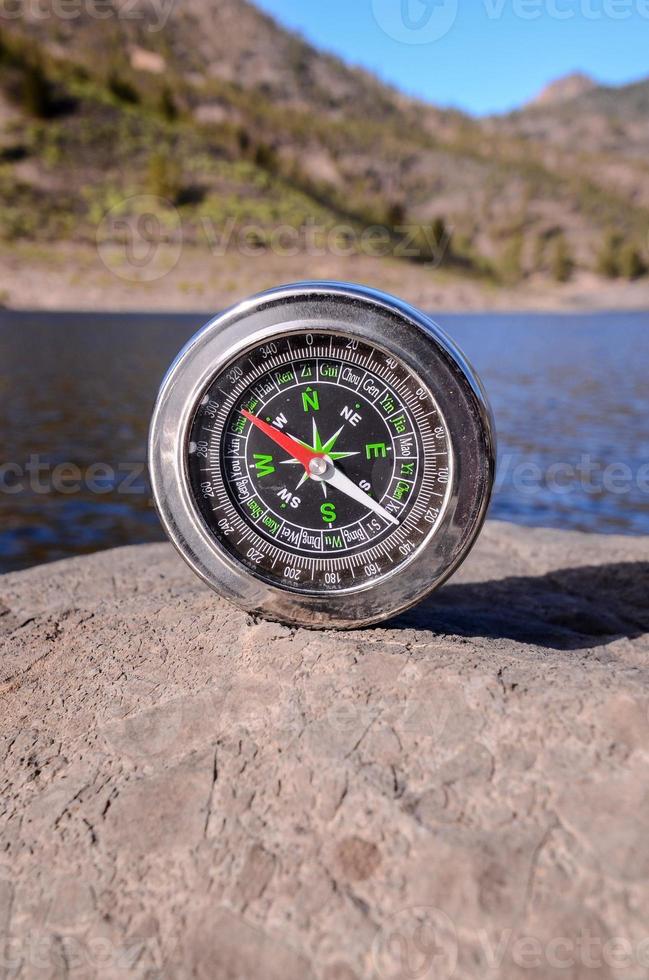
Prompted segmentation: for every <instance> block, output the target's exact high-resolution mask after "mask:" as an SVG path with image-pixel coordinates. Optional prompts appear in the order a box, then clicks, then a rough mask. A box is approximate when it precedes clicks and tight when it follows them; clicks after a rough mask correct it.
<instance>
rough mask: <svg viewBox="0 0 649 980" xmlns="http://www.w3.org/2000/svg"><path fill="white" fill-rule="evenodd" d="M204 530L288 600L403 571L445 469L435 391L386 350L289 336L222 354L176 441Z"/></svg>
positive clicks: (432, 526) (427, 523)
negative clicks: (290, 595) (221, 364)
mask: <svg viewBox="0 0 649 980" xmlns="http://www.w3.org/2000/svg"><path fill="white" fill-rule="evenodd" d="M186 463H187V473H188V480H189V486H190V488H191V492H192V495H193V497H194V501H195V505H196V507H197V509H198V511H199V513H200V516H201V519H202V521H203V522H204V525H206V527H207V529H208V531H209V533H210V534H211V535H212V536H213V538H215V539H216V540H217V541H218V543H219V545H220V546H221V547H222V548H224V549H225V550H226V551H227V552H228V553H229V555H230V556H231V558H232V559H234V560H235V561H236V562H237V563H239V564H240V565H241V566H243V568H244V569H245V570H246V571H247V572H248V573H250V574H252V575H253V576H255V577H257V578H259V579H262V580H264V581H266V582H268V583H270V584H272V585H276V586H279V587H280V588H282V589H285V590H290V591H293V592H301V593H307V594H308V593H316V594H317V593H320V594H322V593H330V592H340V591H353V590H363V589H367V588H368V587H370V586H371V585H372V584H373V583H376V582H377V581H378V580H381V579H384V578H385V577H386V576H389V575H391V574H394V573H395V572H397V571H398V570H399V569H401V568H402V567H403V566H404V565H406V564H407V563H409V562H410V561H411V560H412V558H413V556H414V555H416V554H417V553H418V552H419V551H420V549H421V548H422V547H423V546H424V544H425V543H426V542H427V541H428V540H429V538H430V537H431V535H433V534H434V533H435V531H436V528H437V526H438V524H439V522H440V520H441V518H442V515H443V513H444V509H445V507H446V504H447V500H448V496H449V487H450V483H451V474H452V470H453V447H452V440H451V436H450V433H449V432H448V429H447V425H446V423H445V420H444V418H443V417H442V414H441V412H440V410H439V408H438V406H437V403H436V400H435V392H434V391H431V390H430V388H429V387H427V385H426V384H424V382H423V381H422V380H421V378H419V377H418V376H417V375H416V374H414V373H413V372H412V371H411V370H410V369H409V368H408V367H406V365H405V364H404V363H403V362H402V361H401V360H399V359H398V358H397V357H396V356H395V355H394V354H389V353H387V352H385V351H384V350H383V349H381V348H380V347H379V346H376V345H374V344H371V343H366V342H363V341H362V340H359V339H357V338H354V337H353V336H346V335H345V334H343V333H339V332H325V331H324V330H322V331H321V332H319V333H306V332H304V333H295V332H294V333H291V334H290V335H287V336H277V337H274V338H273V339H272V340H271V341H268V342H264V343H263V344H261V345H259V346H256V347H254V348H253V349H251V350H247V351H246V352H245V353H243V354H241V355H239V356H238V357H236V358H235V359H233V360H231V361H230V363H229V364H227V366H226V367H225V368H224V369H223V370H222V371H221V372H220V373H219V374H218V375H217V376H216V377H215V378H214V379H213V381H212V382H211V383H210V385H209V387H208V389H207V391H206V392H205V393H204V395H203V396H202V398H201V400H200V403H199V405H198V407H197V409H196V412H195V414H194V417H193V421H192V423H191V426H190V430H189V436H188V442H187V446H186Z"/></svg>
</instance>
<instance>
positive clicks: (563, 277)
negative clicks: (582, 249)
mask: <svg viewBox="0 0 649 980" xmlns="http://www.w3.org/2000/svg"><path fill="white" fill-rule="evenodd" d="M574 271H575V260H574V258H573V256H572V252H571V251H570V247H569V245H568V241H567V239H566V236H565V235H559V236H558V238H557V240H556V241H555V243H554V248H553V251H552V277H553V279H555V280H556V281H557V282H568V280H569V279H571V278H572V274H573V272H574Z"/></svg>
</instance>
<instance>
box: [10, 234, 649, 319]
mask: <svg viewBox="0 0 649 980" xmlns="http://www.w3.org/2000/svg"><path fill="white" fill-rule="evenodd" d="M308 279H335V280H341V281H346V282H357V283H363V284H367V285H370V286H373V287H374V288H379V289H382V290H383V291H385V292H388V293H393V294H394V295H397V296H400V297H401V298H403V299H405V300H407V301H408V302H410V303H412V304H414V305H415V306H417V307H419V308H420V309H424V310H426V311H427V312H429V313H432V312H438V313H444V314H448V315H452V314H455V313H504V312H507V313H538V314H540V315H542V314H544V313H572V314H579V313H583V314H596V313H613V312H617V313H620V312H625V313H646V312H649V278H647V277H645V278H644V279H641V280H637V281H635V282H619V281H610V282H607V281H603V280H601V279H598V278H597V277H596V276H594V275H592V274H591V273H580V274H578V275H577V276H575V278H574V279H573V280H571V282H569V283H566V284H565V285H557V284H554V283H549V282H548V281H546V280H542V279H535V280H533V279H530V280H528V281H527V282H525V283H524V284H521V285H519V286H516V287H510V288H507V287H497V286H494V285H493V284H488V283H484V282H480V281H477V280H474V279H468V278H465V277H463V276H461V275H459V274H457V273H450V272H448V271H447V270H443V269H442V270H439V269H431V268H429V267H426V266H421V265H415V264H414V263H407V262H405V261H404V260H398V259H375V258H371V257H369V256H363V255H352V256H349V257H345V258H341V257H337V256H334V255H326V256H315V257H313V256H308V255H296V256H291V257H286V256H281V255H276V254H272V253H263V254H260V255H258V256H255V257H253V258H246V257H244V256H241V255H239V254H234V253H227V254H225V255H220V256H216V257H215V256H213V255H211V254H210V253H209V252H207V251H206V250H205V249H197V248H192V247H185V248H184V249H182V250H181V251H180V252H179V253H177V252H174V251H171V252H170V251H169V250H163V249H160V250H158V251H157V252H156V253H155V255H154V256H153V258H152V260H151V262H148V261H147V262H146V263H144V262H140V263H139V264H138V263H135V264H134V263H133V261H131V263H130V264H129V262H127V261H126V258H125V255H124V254H123V250H122V249H119V248H115V249H114V250H113V251H112V252H110V253H108V254H107V253H106V252H105V250H103V251H102V253H101V254H100V252H99V251H98V250H97V249H96V248H95V247H94V245H92V244H90V243H88V244H85V245H78V244H71V243H53V244H52V245H51V246H47V245H46V244H35V243H26V242H17V243H15V244H14V245H12V246H11V247H9V246H7V245H4V246H2V247H0V310H2V311H7V312H25V313H39V312H61V313H69V312H73V311H74V312H77V313H83V312H94V313H106V314H118V313H125V314H138V313H142V314H156V313H158V314H159V313H162V312H166V313H170V314H171V313H173V314H193V313H194V312H198V311H202V310H207V311H210V313H208V314H207V315H208V316H209V315H213V314H214V312H215V311H218V310H222V309H224V308H227V307H228V306H231V305H232V304H234V303H236V302H238V301H240V300H241V299H244V298H245V297H247V296H251V295H253V294H255V293H258V292H262V291H263V290H264V289H268V288H271V287H273V286H277V285H279V284H281V283H290V282H300V281H304V280H308Z"/></svg>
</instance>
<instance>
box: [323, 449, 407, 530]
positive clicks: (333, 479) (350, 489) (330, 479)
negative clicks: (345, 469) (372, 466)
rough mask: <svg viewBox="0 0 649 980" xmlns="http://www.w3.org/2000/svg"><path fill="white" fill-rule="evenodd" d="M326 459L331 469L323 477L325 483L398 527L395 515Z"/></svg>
mask: <svg viewBox="0 0 649 980" xmlns="http://www.w3.org/2000/svg"><path fill="white" fill-rule="evenodd" d="M325 458H326V460H327V463H328V464H329V467H328V469H327V472H326V473H325V474H324V475H323V476H322V480H323V482H324V483H327V484H329V486H330V487H333V488H334V489H335V490H340V492H341V493H344V494H345V496H347V497H351V498H352V500H355V501H356V502H357V503H359V504H363V506H364V507H367V508H368V509H369V510H371V511H373V512H374V513H375V514H380V516H381V517H383V518H385V520H386V521H389V522H390V524H396V525H397V526H398V524H399V521H398V520H397V519H396V517H395V516H394V514H391V513H390V512H389V511H388V510H386V509H385V507H382V506H381V504H380V503H379V502H378V501H377V500H374V499H373V498H372V497H370V495H369V494H368V493H365V491H364V490H361V488H360V487H359V486H358V485H357V484H356V483H354V481H353V480H350V479H349V477H348V476H345V474H344V473H341V471H340V470H337V469H336V467H335V466H334V465H333V463H332V461H331V460H330V459H329V458H328V457H325Z"/></svg>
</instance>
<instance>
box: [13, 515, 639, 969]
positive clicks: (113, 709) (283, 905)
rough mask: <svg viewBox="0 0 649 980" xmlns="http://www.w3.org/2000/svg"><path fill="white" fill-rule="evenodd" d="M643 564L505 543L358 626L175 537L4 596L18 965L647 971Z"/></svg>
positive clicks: (536, 536)
mask: <svg viewBox="0 0 649 980" xmlns="http://www.w3.org/2000/svg"><path fill="white" fill-rule="evenodd" d="M647 554H648V552H647V542H646V540H643V539H634V538H617V537H596V536H589V535H580V534H575V533H559V532H553V531H545V530H526V529H522V528H517V527H514V526H510V525H507V524H498V523H491V524H488V525H487V527H486V528H485V531H484V534H483V535H482V537H481V539H480V542H479V545H478V547H477V548H476V550H475V552H474V553H473V555H472V556H471V558H470V559H469V561H468V562H467V563H466V565H465V566H464V568H463V569H462V570H461V572H460V573H459V574H458V575H457V576H456V578H454V579H453V581H452V582H451V583H450V584H449V585H447V586H446V588H445V589H444V590H443V591H441V592H440V593H438V594H437V595H435V596H433V597H432V598H430V599H429V600H428V601H426V602H425V603H424V604H423V605H422V606H420V607H419V608H418V609H416V610H413V611H412V612H410V613H408V614H407V615H405V616H403V617H401V618H400V619H399V620H397V621H395V622H393V623H390V624H388V625H384V626H379V627H375V628H373V629H367V630H362V631H359V632H355V633H333V632H321V633H317V632H309V631H306V630H296V629H289V628H286V627H284V626H281V625H277V624H272V623H267V622H262V621H254V620H253V619H252V618H250V617H249V616H247V615H246V614H245V613H242V612H239V611H237V610H235V609H233V608H231V607H230V606H228V605H226V604H225V603H224V602H222V601H221V600H219V599H218V598H217V597H215V596H214V595H213V594H212V593H210V592H209V591H208V590H207V589H206V588H205V587H203V586H202V585H201V583H200V582H198V581H197V580H196V579H195V578H194V577H193V576H192V574H191V573H190V572H189V571H188V570H187V569H186V568H185V566H184V565H183V563H182V562H181V561H180V559H178V558H177V557H176V556H175V554H174V552H173V551H172V549H171V547H170V546H167V545H152V546H141V547H132V548H124V549H120V550H116V551H112V552H106V553H103V554H97V555H93V556H91V557H87V558H79V559H73V560H69V561H65V562H60V563H57V564H52V565H47V566H41V567H39V568H35V569H31V570H29V571H26V572H20V573H16V574H11V575H5V576H3V577H2V578H0V645H1V647H2V656H1V658H0V664H1V665H2V666H1V669H2V681H1V691H2V731H3V741H2V743H1V749H2V784H3V792H2V817H1V821H2V822H1V830H0V840H1V848H2V850H1V851H0V935H2V936H4V937H5V939H6V942H5V947H4V955H3V957H2V958H1V959H0V962H1V964H2V965H1V966H0V975H2V974H3V971H4V975H5V976H7V977H9V976H11V977H13V976H15V975H20V976H21V977H27V978H30V977H34V976H39V977H42V976H51V977H54V976H64V975H68V974H73V975H77V976H80V977H87V976H92V977H94V976H98V977H111V978H112V977H117V976H124V975H128V976H133V977H151V976H159V977H173V978H178V977H189V976H195V977H199V978H210V980H212V978H216V980H244V978H245V980H269V978H270V980H273V978H275V977H277V978H281V980H292V978H295V980H310V978H313V980H337V978H338V980H366V978H367V980H369V978H374V977H379V978H386V980H398V978H402V977H403V978H405V977H409V978H412V977H417V978H420V980H421V978H429V977H430V978H432V977H434V978H435V980H439V978H440V977H441V978H448V977H450V976H456V977H458V978H460V977H461V978H474V977H475V978H481V980H483V978H485V977H487V978H488V977H494V978H498V980H500V978H505V980H508V978H521V977H539V978H543V980H545V978H547V977H552V976H555V975H556V976H561V977H571V978H575V977H586V976H587V977H597V978H599V977H620V976H624V977H629V978H636V977H642V976H646V972H647V968H648V966H649V938H648V937H649V931H648V927H647V921H646V910H647V908H648V907H649V835H648V834H647V830H646V814H647V805H648V803H649V765H648V763H649V694H648V681H649V643H648V639H647V633H648V630H649V604H648V601H647V599H648V595H649V588H648V587H649V561H648V560H647ZM0 948H2V943H0Z"/></svg>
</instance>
